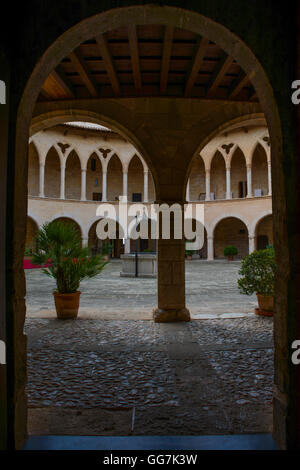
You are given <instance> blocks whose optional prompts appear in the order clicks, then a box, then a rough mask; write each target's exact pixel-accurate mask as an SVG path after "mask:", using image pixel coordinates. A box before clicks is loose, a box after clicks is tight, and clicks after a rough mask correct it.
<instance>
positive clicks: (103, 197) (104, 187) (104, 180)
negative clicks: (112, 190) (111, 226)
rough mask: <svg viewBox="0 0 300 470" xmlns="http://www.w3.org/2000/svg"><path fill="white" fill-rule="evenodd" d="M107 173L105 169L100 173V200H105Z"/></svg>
mask: <svg viewBox="0 0 300 470" xmlns="http://www.w3.org/2000/svg"><path fill="white" fill-rule="evenodd" d="M106 183H107V173H106V171H103V173H102V202H106V201H107V186H106Z"/></svg>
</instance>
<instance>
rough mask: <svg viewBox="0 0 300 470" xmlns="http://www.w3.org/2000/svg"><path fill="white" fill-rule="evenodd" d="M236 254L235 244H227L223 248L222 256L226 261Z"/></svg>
mask: <svg viewBox="0 0 300 470" xmlns="http://www.w3.org/2000/svg"><path fill="white" fill-rule="evenodd" d="M237 254H238V250H237V247H236V246H233V245H227V246H225V248H224V256H226V257H227V259H228V261H233V257H234V256H236V255H237Z"/></svg>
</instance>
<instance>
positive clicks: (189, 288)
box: [26, 260, 256, 320]
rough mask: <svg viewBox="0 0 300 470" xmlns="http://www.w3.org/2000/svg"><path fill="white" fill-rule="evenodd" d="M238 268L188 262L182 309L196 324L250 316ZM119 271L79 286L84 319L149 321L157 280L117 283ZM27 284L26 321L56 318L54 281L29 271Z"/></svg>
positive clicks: (110, 268) (252, 301) (251, 300)
mask: <svg viewBox="0 0 300 470" xmlns="http://www.w3.org/2000/svg"><path fill="white" fill-rule="evenodd" d="M239 268H240V263H239V262H228V261H215V262H207V261H198V260H193V261H188V262H186V303H187V307H188V308H189V309H190V311H191V314H192V316H193V317H194V318H215V317H216V316H217V317H219V316H226V317H228V316H232V315H233V316H235V317H238V316H245V315H247V314H248V313H249V312H251V314H252V313H253V309H254V307H255V306H256V297H255V296H250V297H248V296H245V295H241V294H240V293H239V291H238V288H237V282H236V281H237V277H238V270H239ZM120 270H121V263H120V261H113V262H112V263H110V264H109V265H107V266H106V267H105V270H104V271H103V272H102V273H101V274H100V275H99V276H97V277H95V278H93V279H89V280H87V281H83V282H82V283H81V286H80V290H81V291H82V295H81V300H80V316H81V317H82V318H99V319H100V318H103V319H112V318H114V319H125V318H126V319H137V320H140V319H151V318H152V316H151V312H152V310H153V309H154V308H155V307H157V302H156V282H157V281H156V279H138V280H136V279H132V278H121V277H120ZM26 281H27V317H38V318H41V317H44V318H53V317H55V310H54V302H53V298H52V296H51V291H52V289H54V281H53V280H51V279H49V278H47V277H46V276H44V275H43V274H42V273H41V271H40V270H39V269H34V270H27V271H26Z"/></svg>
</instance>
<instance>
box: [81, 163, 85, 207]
mask: <svg viewBox="0 0 300 470" xmlns="http://www.w3.org/2000/svg"><path fill="white" fill-rule="evenodd" d="M81 201H86V168H82V169H81Z"/></svg>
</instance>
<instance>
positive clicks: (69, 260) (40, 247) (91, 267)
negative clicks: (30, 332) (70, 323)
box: [31, 221, 106, 318]
mask: <svg viewBox="0 0 300 470" xmlns="http://www.w3.org/2000/svg"><path fill="white" fill-rule="evenodd" d="M31 261H32V263H33V264H38V265H44V264H46V263H47V261H50V263H49V264H48V265H47V267H44V268H43V269H42V272H43V273H45V274H46V275H47V276H49V277H52V278H53V279H55V281H56V290H55V291H54V292H53V295H54V302H55V307H56V313H57V317H58V318H76V317H77V314H78V309H79V301H80V291H79V290H78V289H79V285H80V282H81V281H82V280H83V279H86V278H91V277H94V276H96V275H97V274H99V273H100V272H101V271H102V269H103V267H104V266H105V264H106V262H105V261H103V258H102V257H101V256H90V254H89V249H88V247H85V248H83V247H82V246H81V238H80V235H79V233H78V231H77V230H76V227H75V225H73V224H66V223H64V222H61V221H54V222H50V223H46V224H44V225H43V226H42V227H41V228H40V229H39V231H38V233H37V236H36V251H35V252H34V253H33V254H32V258H31Z"/></svg>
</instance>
